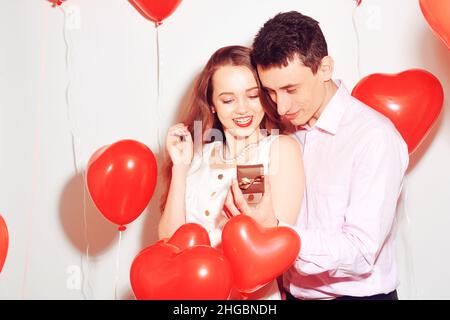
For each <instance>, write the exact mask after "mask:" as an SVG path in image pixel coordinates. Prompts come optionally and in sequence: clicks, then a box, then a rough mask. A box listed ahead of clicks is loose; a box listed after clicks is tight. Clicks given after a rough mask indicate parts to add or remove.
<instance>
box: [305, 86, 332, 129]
mask: <svg viewBox="0 0 450 320" xmlns="http://www.w3.org/2000/svg"><path fill="white" fill-rule="evenodd" d="M324 86H325V94H324V96H323V100H322V103H321V104H320V107H319V109H317V111H316V113H315V114H314V115H313V116H312V118H311V119H309V121H308V126H309V127H310V128H311V127H313V126H314V125H315V124H316V122H317V120H319V118H320V115H321V114H322V112H323V110H325V108H326V107H327V105H328V103H329V102H330V100H331V98H333V96H334V94H335V93H336V92H337V90H338V86H337V85H336V84H335V83H334V81H333V80H331V79H330V81H327V82H326V83H325V84H324Z"/></svg>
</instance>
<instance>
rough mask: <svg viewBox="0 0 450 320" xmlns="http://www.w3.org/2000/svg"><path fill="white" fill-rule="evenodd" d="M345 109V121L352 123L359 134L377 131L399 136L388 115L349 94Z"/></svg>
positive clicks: (369, 133)
mask: <svg viewBox="0 0 450 320" xmlns="http://www.w3.org/2000/svg"><path fill="white" fill-rule="evenodd" d="M347 110H348V112H347V115H346V121H347V122H351V123H352V124H353V126H354V128H355V130H357V131H358V135H359V136H361V135H362V136H364V135H373V134H376V133H377V134H383V135H393V136H398V137H400V138H401V136H400V134H399V132H398V130H397V128H396V127H395V125H394V124H393V123H392V121H391V120H390V119H389V118H388V117H386V116H385V115H383V114H382V113H380V112H378V111H377V110H375V109H373V108H371V107H369V106H368V105H366V104H365V103H363V102H362V101H360V100H358V99H356V98H355V97H352V96H350V98H349V107H348V109H347Z"/></svg>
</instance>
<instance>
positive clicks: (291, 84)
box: [280, 83, 298, 90]
mask: <svg viewBox="0 0 450 320" xmlns="http://www.w3.org/2000/svg"><path fill="white" fill-rule="evenodd" d="M296 86H298V84H297V83H289V84H287V85H285V86H282V87H281V88H280V89H283V90H285V89H289V88H292V87H296Z"/></svg>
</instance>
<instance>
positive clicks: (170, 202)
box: [158, 166, 189, 239]
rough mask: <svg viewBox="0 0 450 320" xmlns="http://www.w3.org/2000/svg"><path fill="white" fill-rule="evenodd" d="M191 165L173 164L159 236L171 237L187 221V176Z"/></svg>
mask: <svg viewBox="0 0 450 320" xmlns="http://www.w3.org/2000/svg"><path fill="white" fill-rule="evenodd" d="M188 169H189V167H185V166H173V167H172V180H171V181H170V187H169V194H168V195H167V202H166V206H165V208H164V212H163V214H162V216H161V219H160V220H159V227H158V235H159V238H160V239H162V238H169V237H171V236H172V234H173V233H174V232H175V231H176V230H177V229H178V228H179V227H181V226H182V225H183V224H185V223H186V202H185V196H186V195H185V193H186V176H187V172H188Z"/></svg>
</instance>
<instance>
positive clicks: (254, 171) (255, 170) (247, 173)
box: [236, 164, 264, 204]
mask: <svg viewBox="0 0 450 320" xmlns="http://www.w3.org/2000/svg"><path fill="white" fill-rule="evenodd" d="M236 170H237V181H238V184H239V188H240V189H241V190H242V193H243V195H244V198H245V200H246V201H247V203H249V204H257V203H258V202H259V201H261V198H262V196H263V194H264V166H263V165H262V164H254V165H238V166H237V167H236Z"/></svg>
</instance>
